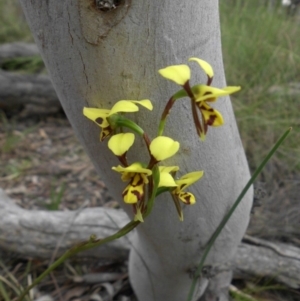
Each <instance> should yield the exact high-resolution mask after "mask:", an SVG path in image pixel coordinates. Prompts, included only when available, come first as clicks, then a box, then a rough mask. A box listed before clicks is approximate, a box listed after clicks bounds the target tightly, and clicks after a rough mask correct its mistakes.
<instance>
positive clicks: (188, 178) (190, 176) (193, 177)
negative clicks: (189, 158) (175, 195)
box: [175, 170, 204, 192]
mask: <svg viewBox="0 0 300 301" xmlns="http://www.w3.org/2000/svg"><path fill="white" fill-rule="evenodd" d="M203 174H204V172H203V171H202V170H201V171H193V172H190V173H187V174H186V175H184V176H182V177H181V178H180V179H179V180H176V184H177V185H178V188H176V189H175V190H176V191H177V192H179V191H182V190H183V189H185V188H187V187H189V186H190V185H192V184H194V183H195V182H197V181H198V180H200V179H201V178H202V177H203Z"/></svg>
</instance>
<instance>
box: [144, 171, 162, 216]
mask: <svg viewBox="0 0 300 301" xmlns="http://www.w3.org/2000/svg"><path fill="white" fill-rule="evenodd" d="M152 179H153V186H152V193H151V196H150V198H149V200H148V202H147V209H146V212H145V214H144V218H146V217H147V216H148V215H149V214H150V213H151V211H152V208H153V205H154V200H155V197H156V193H157V189H158V185H159V179H160V173H159V168H158V166H157V165H156V166H154V167H153V169H152Z"/></svg>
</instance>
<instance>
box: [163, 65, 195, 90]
mask: <svg viewBox="0 0 300 301" xmlns="http://www.w3.org/2000/svg"><path fill="white" fill-rule="evenodd" d="M158 72H159V74H160V75H161V76H162V77H164V78H166V79H169V80H171V81H173V82H175V83H176V84H178V85H180V86H183V85H184V84H185V83H186V82H187V81H188V80H189V79H190V78H191V70H190V68H189V66H187V65H174V66H169V67H166V68H163V69H160V70H158Z"/></svg>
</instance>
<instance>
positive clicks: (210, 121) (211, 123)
mask: <svg viewBox="0 0 300 301" xmlns="http://www.w3.org/2000/svg"><path fill="white" fill-rule="evenodd" d="M216 118H217V116H216V115H210V116H209V119H208V120H207V122H206V123H207V124H208V125H213V124H214V122H215V120H216Z"/></svg>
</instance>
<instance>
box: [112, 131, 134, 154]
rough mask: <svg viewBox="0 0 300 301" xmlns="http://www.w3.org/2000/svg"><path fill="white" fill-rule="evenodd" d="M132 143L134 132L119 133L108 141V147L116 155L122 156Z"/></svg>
mask: <svg viewBox="0 0 300 301" xmlns="http://www.w3.org/2000/svg"><path fill="white" fill-rule="evenodd" d="M133 143H134V134H132V133H120V134H116V135H113V136H112V137H111V138H110V139H109V141H108V148H109V149H110V150H111V151H112V152H113V153H114V154H115V155H116V156H118V157H120V156H123V155H124V154H125V153H126V152H127V151H128V150H129V148H130V147H131V146H132V145H133Z"/></svg>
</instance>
